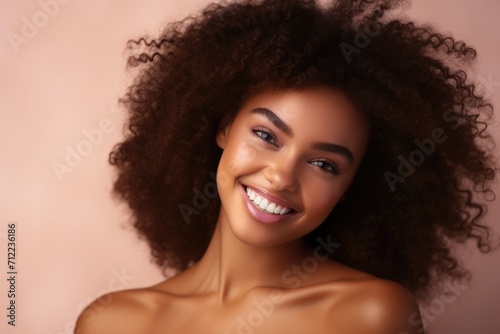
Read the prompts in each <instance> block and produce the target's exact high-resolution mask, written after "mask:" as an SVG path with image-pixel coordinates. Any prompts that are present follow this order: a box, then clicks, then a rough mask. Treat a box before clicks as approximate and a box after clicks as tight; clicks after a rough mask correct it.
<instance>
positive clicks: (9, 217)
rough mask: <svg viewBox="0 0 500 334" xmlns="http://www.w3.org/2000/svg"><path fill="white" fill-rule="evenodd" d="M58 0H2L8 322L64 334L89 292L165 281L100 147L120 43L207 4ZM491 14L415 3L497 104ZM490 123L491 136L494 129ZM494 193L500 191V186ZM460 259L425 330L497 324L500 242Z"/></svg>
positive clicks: (481, 4) (0, 157)
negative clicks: (61, 168) (69, 159)
mask: <svg viewBox="0 0 500 334" xmlns="http://www.w3.org/2000/svg"><path fill="white" fill-rule="evenodd" d="M53 1H55V0H42V1H41V2H38V1H27V0H24V1H21V0H1V1H0V4H1V9H0V13H1V14H0V15H1V18H0V25H1V26H0V36H1V39H0V59H1V63H0V64H1V65H0V78H1V84H0V85H1V86H0V112H1V122H0V282H1V283H0V305H1V307H0V309H1V310H2V311H0V319H1V320H0V332H2V333H26V334H28V333H30V334H32V333H42V334H50V333H51V334H61V333H72V326H73V325H74V321H75V319H76V316H77V314H78V313H79V312H80V310H81V309H82V307H83V306H84V305H86V304H87V303H89V302H90V301H91V300H93V299H94V298H96V297H97V296H99V295H101V294H103V293H105V292H108V291H111V290H115V289H123V288H133V287H141V286H146V285H150V284H153V283H156V282H158V281H159V280H161V279H162V277H161V275H160V273H159V271H158V270H157V269H156V268H155V267H154V266H153V265H152V264H150V263H149V257H148V253H147V249H146V247H145V245H144V244H142V243H139V242H138V241H137V239H136V237H135V235H134V234H133V233H132V232H131V230H130V228H129V227H127V225H126V224H124V223H123V222H124V221H125V219H126V217H127V215H126V211H125V210H124V207H123V206H122V205H120V204H118V203H115V202H113V201H112V199H111V197H110V188H111V177H112V170H111V168H110V167H109V166H108V165H107V155H108V152H109V151H110V149H111V147H112V145H113V144H114V143H116V142H117V141H119V140H120V136H121V129H122V124H123V119H122V116H121V114H119V113H118V111H119V110H118V108H117V106H116V103H115V101H116V98H117V96H118V95H119V94H120V92H122V90H123V88H124V82H125V81H124V80H125V74H124V57H123V54H122V51H123V47H124V44H125V42H126V40H127V39H129V38H131V37H135V36H138V35H140V34H142V33H146V32H150V33H154V32H155V31H157V30H158V29H159V28H160V27H162V24H163V23H165V22H167V21H170V20H174V19H178V18H181V17H183V16H184V15H186V14H188V13H191V12H193V11H194V10H196V9H197V8H200V4H201V3H202V1H200V0H191V1H183V2H182V3H181V2H180V1H165V0H164V1H160V0H143V1H130V0H128V1H124V0H122V1H118V0H106V1H103V0H86V1H83V0H69V1H68V0H65V1H63V0H60V2H61V3H62V2H66V3H65V4H59V6H58V8H55V7H50V8H49V9H51V11H52V13H51V14H52V16H48V15H46V16H45V17H44V16H43V15H44V14H43V12H41V11H42V10H43V9H42V7H43V6H42V5H41V3H49V2H53ZM205 2H206V1H205ZM49 11H50V10H49ZM498 13H500V2H499V1H493V0H490V1H488V0H481V1H472V0H469V1H464V0H462V1H453V0H446V1H443V0H441V1H431V0H425V1H423V0H420V1H417V3H415V4H414V5H413V7H412V8H411V9H410V10H409V14H411V16H413V17H415V18H416V19H417V20H418V21H423V22H429V23H434V24H436V25H437V26H439V27H440V28H441V29H443V30H444V31H452V32H453V33H454V35H455V36H457V37H459V38H462V39H464V40H465V41H468V42H470V43H471V44H472V45H474V46H476V47H477V48H478V50H479V51H480V64H479V66H478V68H477V73H475V74H474V75H475V76H476V77H478V78H479V79H480V80H481V81H482V82H483V86H482V89H483V90H484V91H486V92H487V93H488V94H489V95H490V96H491V97H492V98H493V100H494V102H495V103H496V104H497V105H500V88H499V87H500V69H499V66H498V62H497V61H498V59H499V58H500V45H499V42H498V31H500V23H499V20H498ZM34 18H35V19H36V20H39V21H37V22H39V25H40V27H39V28H38V30H37V31H24V32H25V33H26V34H27V35H28V36H29V38H26V40H24V43H22V44H20V45H18V46H17V47H14V46H13V44H12V43H11V42H10V40H9V36H10V37H12V36H13V35H12V34H18V35H21V34H22V27H23V25H26V23H25V21H23V20H28V21H30V22H33V19H34ZM44 18H45V19H47V20H46V22H44ZM25 30H26V29H25ZM395 52H397V50H395ZM499 108H500V107H499ZM498 113H499V112H498V111H497V115H498ZM99 127H101V130H102V131H105V132H102V138H101V140H100V141H95V144H93V145H92V146H90V147H84V146H82V145H84V144H82V143H83V141H84V140H85V134H84V132H85V131H92V130H93V129H99ZM492 131H494V133H495V136H496V140H497V142H499V140H498V139H499V137H500V130H499V127H498V126H495V127H494V128H492ZM97 139H99V138H97ZM78 145H80V148H81V149H87V150H88V155H87V156H85V157H83V158H82V160H81V161H79V162H75V164H74V168H72V170H71V172H68V173H65V174H63V175H61V178H60V179H58V177H57V175H56V173H55V172H54V170H53V167H52V165H53V163H54V162H55V161H57V162H61V163H64V160H65V158H66V155H67V152H68V149H75V148H77V147H78ZM496 192H497V193H498V194H499V195H500V189H499V187H498V185H497V186H496ZM499 218H500V209H499V206H498V200H497V201H496V202H494V203H492V204H491V205H490V215H489V217H488V219H487V222H488V223H489V224H491V225H494V228H495V229H496V231H497V233H499V234H500V227H499V224H498V220H499ZM9 222H16V223H17V226H18V227H17V229H18V232H17V233H18V236H17V238H18V253H17V270H18V273H19V274H18V282H17V283H18V286H17V289H18V297H17V306H18V309H17V326H16V327H15V328H12V327H10V326H7V325H6V320H7V319H6V316H5V314H6V310H5V308H6V307H7V304H6V303H7V298H6V295H7V291H6V285H5V283H6V278H5V277H6V274H5V273H6V271H7V268H6V261H5V259H6V248H7V245H6V227H7V223H9ZM466 263H467V265H468V266H469V267H470V268H471V269H472V273H473V280H472V281H471V283H470V284H468V285H467V287H466V288H465V289H464V290H463V291H462V292H461V293H460V295H459V296H458V298H457V299H456V300H455V301H453V302H452V303H446V304H445V308H444V309H434V311H432V310H431V311H430V313H428V314H429V316H426V320H427V321H428V323H429V328H431V329H432V330H433V333H439V334H448V333H449V334H451V333H453V334H462V333H481V334H493V333H499V332H500V317H498V309H500V291H499V288H498V285H497V284H498V282H500V266H499V264H500V252H496V253H494V254H491V255H488V256H481V255H478V254H477V252H466ZM435 305H437V306H439V305H443V303H442V302H441V304H440V301H439V300H437V301H436V303H435Z"/></svg>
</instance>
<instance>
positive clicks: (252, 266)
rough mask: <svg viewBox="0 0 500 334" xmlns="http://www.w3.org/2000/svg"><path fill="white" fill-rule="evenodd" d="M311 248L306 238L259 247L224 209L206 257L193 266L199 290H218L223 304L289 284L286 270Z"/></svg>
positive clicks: (210, 291)
mask: <svg viewBox="0 0 500 334" xmlns="http://www.w3.org/2000/svg"><path fill="white" fill-rule="evenodd" d="M309 254H310V250H309V249H308V247H307V245H306V244H305V242H304V241H303V240H302V239H297V240H293V241H290V242H287V243H283V244H280V245H275V246H269V247H255V246H252V245H248V244H245V243H243V242H241V241H240V240H239V239H238V238H236V236H235V235H234V234H233V233H232V231H231V229H230V226H229V224H228V222H227V219H226V218H225V215H224V214H223V213H222V212H221V214H220V215H219V219H218V221H217V226H216V229H215V231H214V234H213V236H212V239H211V241H210V244H209V246H208V248H207V251H206V252H205V254H204V255H203V257H202V258H201V259H200V260H199V261H198V262H197V263H196V264H195V265H193V266H192V268H190V269H191V270H190V271H191V273H192V276H191V277H192V279H193V281H192V282H193V286H195V291H196V292H199V293H215V294H217V297H218V298H217V299H218V303H219V304H223V303H225V302H227V301H230V300H235V299H238V298H239V297H240V296H243V295H244V294H245V293H246V292H248V291H250V290H251V289H253V288H257V287H274V288H279V287H287V285H286V283H285V282H284V280H283V274H284V273H285V272H286V271H288V270H290V269H291V268H292V267H294V266H296V265H298V264H299V263H300V262H301V261H302V260H303V259H304V258H305V257H307V255H309Z"/></svg>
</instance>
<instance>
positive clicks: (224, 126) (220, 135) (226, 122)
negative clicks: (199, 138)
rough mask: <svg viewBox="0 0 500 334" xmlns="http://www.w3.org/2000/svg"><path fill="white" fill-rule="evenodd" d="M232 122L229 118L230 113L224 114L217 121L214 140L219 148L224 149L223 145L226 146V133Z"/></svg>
mask: <svg viewBox="0 0 500 334" xmlns="http://www.w3.org/2000/svg"><path fill="white" fill-rule="evenodd" d="M232 123H233V120H232V119H231V115H225V116H224V118H222V120H221V121H220V123H219V127H218V129H217V135H216V137H215V141H216V142H217V146H219V147H220V148H221V149H224V147H225V146H226V139H227V134H228V133H229V129H230V128H231V124H232Z"/></svg>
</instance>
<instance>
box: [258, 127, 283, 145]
mask: <svg viewBox="0 0 500 334" xmlns="http://www.w3.org/2000/svg"><path fill="white" fill-rule="evenodd" d="M266 130H267V129H265V128H261V127H257V128H252V132H253V133H255V135H256V136H258V137H259V138H261V139H262V140H263V141H265V142H268V143H269V144H272V145H274V146H277V145H278V143H277V142H276V139H275V138H274V135H273V133H272V132H271V131H269V130H267V131H266Z"/></svg>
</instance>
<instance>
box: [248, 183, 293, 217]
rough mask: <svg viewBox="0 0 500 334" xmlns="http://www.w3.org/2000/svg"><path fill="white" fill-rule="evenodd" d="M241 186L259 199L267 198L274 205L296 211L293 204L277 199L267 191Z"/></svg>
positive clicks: (251, 186)
mask: <svg viewBox="0 0 500 334" xmlns="http://www.w3.org/2000/svg"><path fill="white" fill-rule="evenodd" d="M243 186H245V187H250V189H252V190H253V191H255V192H256V193H257V194H259V196H260V197H263V198H267V199H268V200H269V201H271V202H274V203H276V204H280V205H281V206H285V207H287V208H290V209H292V210H294V211H297V209H296V208H295V205H294V204H293V203H290V202H289V201H287V200H286V199H283V198H281V197H278V196H276V195H273V194H271V193H270V192H269V191H267V190H266V189H264V188H261V187H258V186H253V185H246V184H243Z"/></svg>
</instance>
